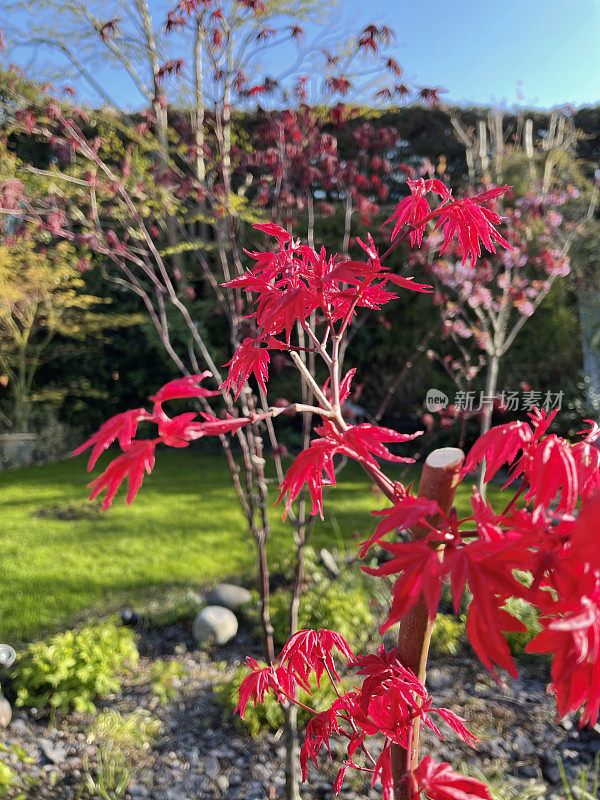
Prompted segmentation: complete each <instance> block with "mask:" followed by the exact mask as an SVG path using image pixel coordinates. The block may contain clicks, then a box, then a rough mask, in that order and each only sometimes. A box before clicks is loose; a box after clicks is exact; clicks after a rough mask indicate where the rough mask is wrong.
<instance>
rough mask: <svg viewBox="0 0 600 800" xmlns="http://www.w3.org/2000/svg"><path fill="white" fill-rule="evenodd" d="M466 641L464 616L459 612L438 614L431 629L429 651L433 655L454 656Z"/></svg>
mask: <svg viewBox="0 0 600 800" xmlns="http://www.w3.org/2000/svg"><path fill="white" fill-rule="evenodd" d="M466 641H467V635H466V631H465V617H464V616H463V615H462V614H460V615H459V616H458V617H455V616H454V615H453V614H438V615H437V617H436V618H435V622H434V624H433V630H432V631H431V644H430V649H431V653H432V654H433V655H435V656H455V655H458V652H459V650H460V648H461V647H462V645H464V643H465V642H466Z"/></svg>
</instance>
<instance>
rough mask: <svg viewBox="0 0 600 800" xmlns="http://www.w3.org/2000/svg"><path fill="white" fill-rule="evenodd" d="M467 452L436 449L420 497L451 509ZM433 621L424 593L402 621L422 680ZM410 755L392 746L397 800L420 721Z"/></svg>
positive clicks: (401, 798) (419, 533)
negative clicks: (430, 617)
mask: <svg viewBox="0 0 600 800" xmlns="http://www.w3.org/2000/svg"><path fill="white" fill-rule="evenodd" d="M464 458H465V454H464V453H463V451H462V450H459V449H458V448H457V447H443V448H441V449H439V450H434V451H433V452H432V453H430V454H429V455H428V456H427V459H426V461H425V465H424V466H423V471H422V473H421V481H420V483H419V497H426V498H427V499H428V500H435V501H436V502H437V504H438V506H439V507H440V508H441V509H442V511H443V512H444V513H445V514H448V513H449V512H450V509H451V508H452V503H453V501H454V494H455V492H456V487H457V486H458V483H459V480H460V471H461V469H462V465H463V461H464ZM428 521H429V522H430V523H431V524H432V525H435V524H436V522H438V520H437V519H436V517H431V518H430V519H429V520H428ZM427 532H428V529H427V528H425V527H423V526H419V527H416V528H414V529H413V530H412V531H411V532H410V537H411V539H413V540H415V539H422V538H424V537H425V536H426V534H427ZM432 627H433V623H432V622H431V620H430V619H429V613H428V611H427V606H426V604H425V600H424V598H423V595H421V597H420V598H419V600H418V602H417V603H416V605H415V606H413V608H412V609H411V610H410V611H409V613H408V614H407V615H406V616H405V617H404V618H403V619H402V621H401V622H400V630H399V632H398V658H399V659H400V661H401V663H402V664H403V665H404V666H405V667H408V668H409V669H411V670H412V671H413V672H414V673H415V675H416V676H417V677H418V679H419V680H420V681H421V683H425V668H426V666H427V654H428V652H429V641H430V639H431V629H432ZM411 751H412V752H411V753H410V754H409V753H408V752H407V751H406V749H405V748H403V747H400V746H399V745H392V752H391V757H392V778H393V783H394V800H409V797H410V786H409V782H408V781H407V780H406V779H405V776H406V773H407V770H408V769H411V770H412V769H414V768H415V767H416V766H417V765H418V761H419V721H418V720H415V724H414V729H413V736H412V747H411Z"/></svg>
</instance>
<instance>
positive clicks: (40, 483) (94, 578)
mask: <svg viewBox="0 0 600 800" xmlns="http://www.w3.org/2000/svg"><path fill="white" fill-rule="evenodd" d="M94 474H97V473H96V472H95V473H94ZM416 475H417V473H414V474H412V475H411V477H413V478H414V477H416ZM87 481H88V476H87V473H86V471H85V460H84V458H77V459H71V460H67V461H61V462H58V463H56V464H50V465H47V466H42V467H30V468H27V469H21V470H16V471H14V472H8V473H3V474H0V514H1V517H0V519H1V520H2V526H1V530H2V534H1V548H2V582H1V584H0V586H1V590H0V641H7V642H21V641H25V640H28V639H30V638H32V637H34V636H37V635H39V634H41V633H44V632H47V631H50V630H53V629H56V628H60V627H65V626H67V625H70V624H72V623H73V622H74V621H76V620H78V619H81V618H82V617H83V616H84V615H85V614H87V613H101V612H105V611H108V610H114V609H117V608H118V607H119V606H120V605H121V604H123V603H125V602H133V603H135V602H142V601H144V600H147V599H149V598H151V597H156V596H158V597H160V596H161V594H162V593H164V592H165V591H166V590H168V589H173V588H177V587H181V588H190V587H192V588H194V587H196V588H199V587H202V586H204V585H206V584H209V583H211V582H215V581H217V580H221V579H223V578H233V579H235V580H246V581H251V580H252V575H253V574H254V548H253V541H252V539H251V538H250V536H249V535H248V533H247V529H246V527H245V523H244V518H243V516H242V513H241V510H240V508H239V506H238V503H237V500H236V498H235V494H234V491H233V488H232V486H231V482H230V477H229V472H228V469H227V466H226V463H225V460H224V458H223V457H221V456H219V455H207V454H205V453H198V452H193V451H177V452H174V451H166V452H161V453H160V457H159V458H158V459H157V466H156V469H155V471H154V472H153V474H152V475H150V476H148V477H147V478H146V479H145V481H144V484H143V486H142V489H141V491H140V493H139V495H138V497H137V498H136V500H135V502H134V503H133V504H132V505H131V506H129V507H127V506H126V505H125V502H124V499H123V497H121V496H119V497H118V498H117V500H116V501H115V503H114V505H113V506H112V507H111V508H110V509H109V510H108V511H107V512H106V513H105V514H100V513H95V512H94V511H92V509H91V508H90V505H89V504H88V501H87V489H86V483H87ZM468 493H469V487H468V486H466V485H465V486H464V487H460V489H459V494H458V496H457V505H458V507H459V510H460V512H461V513H468V508H469V504H468ZM272 494H273V501H274V500H275V498H276V497H277V494H276V492H275V485H273V487H272ZM493 497H494V492H492V498H493ZM384 505H385V502H384V500H383V499H382V498H381V497H375V496H374V495H373V492H372V490H371V487H370V484H369V481H368V479H367V477H366V476H365V475H364V474H363V473H362V471H361V470H360V468H358V467H357V466H356V465H350V466H349V467H347V468H346V469H345V470H344V471H343V473H342V474H341V476H340V478H339V485H338V486H337V487H336V488H335V489H332V490H331V491H330V492H329V494H328V496H327V498H326V502H325V508H326V521H325V522H324V523H323V522H321V521H320V520H319V521H318V523H317V526H316V528H315V532H314V540H313V544H314V545H315V547H317V548H320V547H323V546H328V547H330V548H337V549H343V548H344V547H346V546H350V543H351V542H352V538H353V534H355V533H358V535H359V536H360V539H361V540H362V539H364V538H367V535H368V534H369V533H370V532H372V530H373V527H374V524H375V520H374V519H373V517H371V516H370V513H369V512H370V511H371V510H372V509H374V508H378V507H379V508H381V507H383V506H384ZM55 506H58V507H59V508H60V509H64V508H65V507H72V508H74V509H75V511H77V510H80V509H81V510H83V515H82V518H80V519H75V520H60V519H55V518H53V517H52V515H51V516H45V517H40V516H38V515H37V512H39V511H40V509H45V510H48V509H52V507H55ZM92 508H94V509H96V508H97V505H96V504H93V505H92ZM50 513H51V512H50ZM271 519H272V535H271V539H270V542H269V552H270V556H271V557H274V558H275V559H281V558H282V557H283V556H284V554H285V552H286V550H287V549H288V548H290V547H291V542H292V532H291V531H292V529H291V527H290V526H289V524H287V523H283V522H282V521H281V508H280V507H278V508H276V509H273V511H272V513H271Z"/></svg>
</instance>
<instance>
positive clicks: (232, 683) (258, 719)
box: [213, 665, 335, 737]
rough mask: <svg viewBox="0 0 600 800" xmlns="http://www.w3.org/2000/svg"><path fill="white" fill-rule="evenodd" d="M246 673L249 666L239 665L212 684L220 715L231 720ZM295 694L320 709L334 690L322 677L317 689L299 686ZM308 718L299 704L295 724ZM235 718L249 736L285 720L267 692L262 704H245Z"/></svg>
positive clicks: (330, 699)
mask: <svg viewBox="0 0 600 800" xmlns="http://www.w3.org/2000/svg"><path fill="white" fill-rule="evenodd" d="M247 674H248V670H247V668H246V666H245V665H242V666H240V667H239V668H238V669H237V670H236V671H235V673H234V674H233V676H232V677H231V678H229V679H228V680H225V681H223V682H222V683H220V684H217V685H216V686H214V687H213V692H214V693H215V695H216V697H217V701H218V702H219V704H220V705H221V706H222V707H223V718H224V719H226V720H231V716H232V714H233V711H234V709H235V707H236V706H237V703H238V700H239V696H238V691H239V688H240V685H241V683H242V681H243V680H244V678H245V677H246V675H247ZM298 697H299V699H300V700H301V701H302V702H305V703H309V704H310V705H311V706H312V708H315V709H316V710H317V711H320V710H322V709H323V710H324V709H325V708H328V707H329V706H330V705H331V703H332V702H333V701H334V700H335V692H334V690H333V687H332V686H331V683H329V681H323V683H322V685H321V688H320V689H316V690H315V691H314V692H313V693H312V695H309V694H308V692H305V691H303V690H302V689H300V690H299V691H298ZM310 718H311V714H309V713H308V712H306V711H304V710H303V709H302V708H299V709H298V725H299V726H300V727H301V728H303V727H304V726H305V725H306V723H307V722H308V721H309V719H310ZM235 720H236V724H239V725H241V726H242V727H243V728H245V729H246V730H247V731H248V732H249V734H250V735H251V736H252V737H255V736H258V734H259V733H261V732H262V731H266V730H270V731H277V730H279V729H280V728H282V727H283V724H284V712H283V709H282V707H281V706H280V705H279V704H278V703H277V701H276V700H275V698H274V696H273V695H271V694H268V695H266V697H265V702H264V703H263V704H261V705H257V706H253V705H252V704H250V705H248V707H247V708H246V713H245V714H244V719H242V718H241V717H239V716H236V717H235Z"/></svg>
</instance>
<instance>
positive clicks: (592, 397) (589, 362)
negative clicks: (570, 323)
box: [577, 288, 600, 415]
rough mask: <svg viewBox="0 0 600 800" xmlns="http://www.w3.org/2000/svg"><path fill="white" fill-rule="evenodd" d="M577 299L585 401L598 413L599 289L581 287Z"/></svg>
mask: <svg viewBox="0 0 600 800" xmlns="http://www.w3.org/2000/svg"><path fill="white" fill-rule="evenodd" d="M577 300H578V307H579V327H580V330H581V346H582V350H583V370H584V373H585V378H586V395H587V401H588V404H589V406H590V408H591V409H592V411H593V412H594V414H595V415H597V414H600V291H598V290H593V289H583V288H581V289H579V292H578V294H577Z"/></svg>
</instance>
